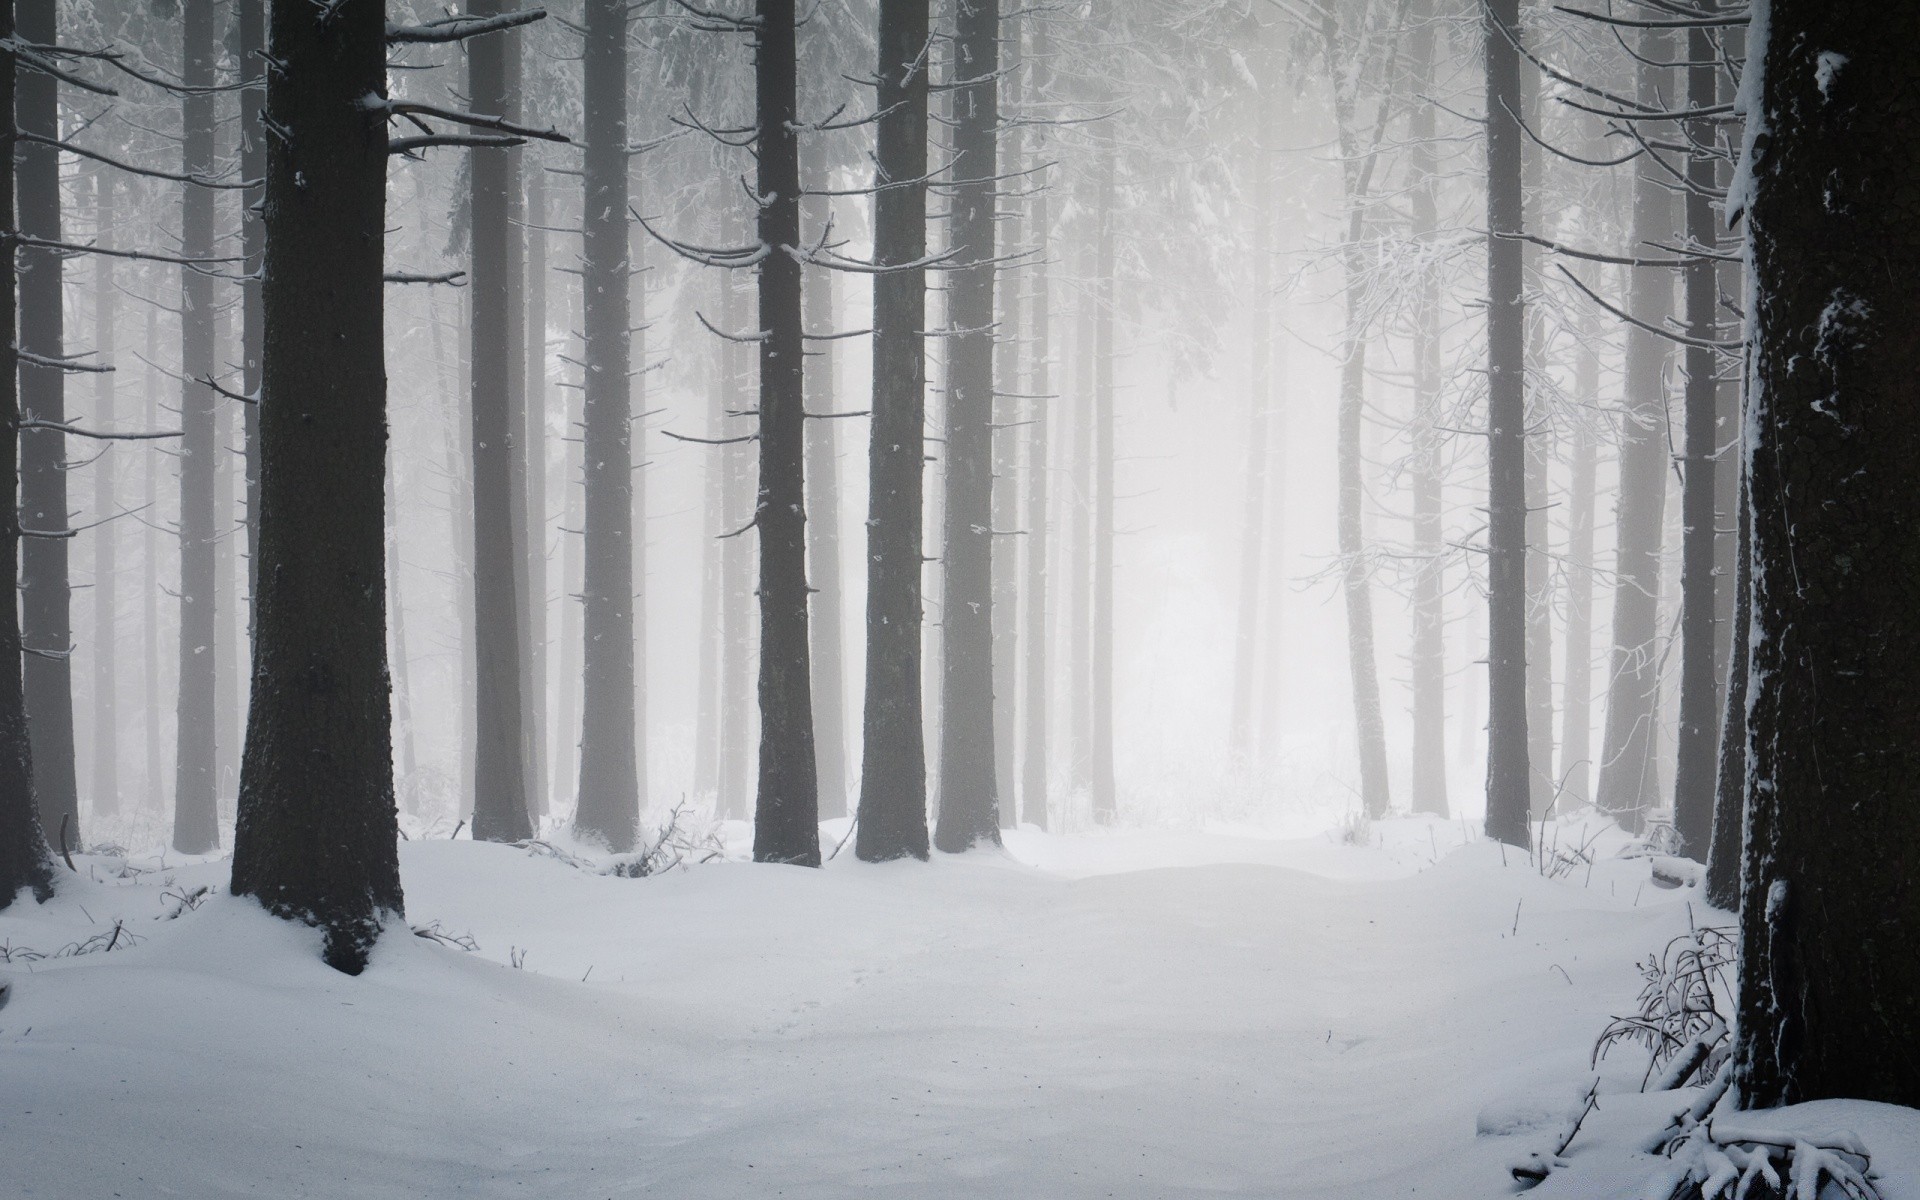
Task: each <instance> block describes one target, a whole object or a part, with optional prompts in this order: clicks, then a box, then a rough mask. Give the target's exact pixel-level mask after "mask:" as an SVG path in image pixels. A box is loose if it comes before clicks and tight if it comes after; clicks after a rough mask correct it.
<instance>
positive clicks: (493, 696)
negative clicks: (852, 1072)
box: [467, 0, 533, 842]
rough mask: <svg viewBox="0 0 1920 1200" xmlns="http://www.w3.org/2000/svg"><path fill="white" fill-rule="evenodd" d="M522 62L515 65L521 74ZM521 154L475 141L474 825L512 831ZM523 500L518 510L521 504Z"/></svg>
mask: <svg viewBox="0 0 1920 1200" xmlns="http://www.w3.org/2000/svg"><path fill="white" fill-rule="evenodd" d="M501 11H502V7H501V4H500V0H480V2H479V3H476V4H474V5H473V7H472V13H473V15H474V16H475V17H479V18H483V19H484V18H486V17H490V16H497V15H499V14H500V13H501ZM512 36H513V35H512V34H511V33H507V32H504V31H500V32H493V33H485V34H481V35H479V36H477V37H474V38H473V39H472V40H471V41H470V43H469V44H468V46H467V89H468V92H469V94H470V96H471V100H472V104H473V107H474V109H475V111H477V112H479V113H482V114H487V115H492V116H498V117H501V118H505V117H506V116H507V111H508V103H509V96H510V92H511V89H512V87H513V84H514V82H515V80H514V79H513V78H512V77H510V72H509V62H508V50H509V47H508V40H509V39H510V38H511V37H512ZM517 74H518V72H512V73H511V75H513V76H517ZM516 165H517V163H516V161H515V159H514V157H513V156H512V154H511V153H510V151H509V148H508V147H507V146H506V145H504V144H502V145H489V146H476V147H475V148H474V150H473V151H472V171H471V177H472V187H473V193H472V201H471V204H472V223H473V224H472V228H473V234H472V237H473V244H472V256H471V257H472V269H471V277H470V283H469V287H470V293H471V295H470V303H471V304H472V321H473V325H472V329H473V346H472V351H471V353H472V355H473V379H472V396H473V401H472V404H473V445H472V455H473V591H474V600H473V607H474V630H473V636H474V639H475V652H476V655H477V658H476V667H477V670H476V676H477V677H476V679H475V681H474V683H475V695H474V703H475V721H476V738H475V744H474V754H475V759H474V772H473V836H474V837H476V838H480V839H483V840H486V841H496V842H512V841H519V840H521V839H523V838H526V837H530V836H532V833H533V825H532V822H531V819H530V812H531V809H530V805H531V796H530V795H529V792H528V788H527V782H528V779H529V777H530V768H529V765H528V762H527V754H528V750H529V749H530V741H531V739H530V737H529V735H528V724H527V723H528V719H529V714H528V712H527V670H528V664H527V661H526V657H527V656H526V650H527V646H526V644H525V637H524V635H525V632H526V629H527V622H526V614H525V612H524V608H525V603H526V596H525V578H524V577H525V569H526V563H525V558H526V554H525V541H524V539H523V538H522V537H520V536H519V535H520V534H521V533H522V532H523V531H524V530H523V527H524V525H525V521H524V514H525V505H524V504H518V503H516V490H515V487H514V473H515V459H516V457H517V456H516V455H515V453H514V447H515V446H516V444H517V442H518V441H519V436H518V431H517V430H516V425H517V424H520V423H519V422H516V421H515V412H514V406H513V397H512V395H511V393H512V391H513V390H515V389H514V383H515V382H517V381H516V380H515V379H514V363H513V361H512V355H511V353H510V351H511V343H512V341H513V327H514V324H515V322H514V319H513V314H512V301H511V296H510V292H511V291H512V290H513V288H514V287H515V281H516V280H517V278H518V275H519V256H518V255H517V254H510V253H509V245H508V243H509V242H512V241H517V240H518V234H517V231H516V230H515V229H514V227H513V224H512V220H511V214H510V212H509V205H508V197H509V195H511V194H512V193H513V192H514V191H515V190H516V185H515V178H516V175H517V172H516V171H515V167H516ZM516 508H518V509H519V510H520V512H519V514H518V515H516V512H515V509H516Z"/></svg>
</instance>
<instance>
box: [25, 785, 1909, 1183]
mask: <svg viewBox="0 0 1920 1200" xmlns="http://www.w3.org/2000/svg"><path fill="white" fill-rule="evenodd" d="M828 831H829V833H830V834H832V835H834V836H835V837H837V835H838V834H839V833H840V832H843V830H842V829H841V825H840V824H839V823H830V825H829V827H828ZM733 832H734V834H735V835H736V839H737V835H738V833H739V831H738V830H735V831H733ZM1586 836H1587V835H1585V834H1582V833H1579V832H1577V831H1573V830H1569V831H1566V832H1565V833H1563V834H1562V838H1563V842H1564V843H1565V844H1571V843H1574V842H1579V841H1582V840H1584V839H1585V837H1586ZM1354 841H1364V842H1366V843H1367V844H1365V845H1356V844H1353V843H1354ZM832 844H833V842H832V840H831V838H830V840H829V841H828V845H829V847H831V845H832ZM1615 848H1616V844H1615V843H1614V842H1613V841H1611V840H1610V839H1608V838H1605V837H1601V838H1599V839H1597V840H1596V841H1595V842H1594V844H1593V849H1594V851H1595V852H1596V858H1597V861H1596V862H1595V863H1594V864H1593V865H1592V866H1590V867H1589V866H1586V865H1582V866H1580V867H1578V869H1576V870H1571V871H1563V872H1560V873H1558V875H1557V877H1554V878H1548V877H1546V876H1545V875H1543V873H1542V872H1541V871H1540V870H1538V869H1537V868H1536V867H1535V866H1534V865H1533V864H1532V863H1530V862H1528V861H1527V860H1526V858H1525V857H1524V856H1520V855H1516V854H1514V853H1513V852H1511V851H1508V852H1505V853H1504V854H1503V852H1502V851H1501V850H1500V849H1499V848H1498V847H1496V846H1492V845H1489V844H1487V843H1485V842H1481V841H1479V840H1478V839H1477V838H1475V837H1474V836H1473V835H1472V833H1471V831H1470V830H1468V829H1466V828H1465V827H1463V826H1462V825H1461V824H1460V823H1458V822H1454V823H1448V822H1443V821H1436V820H1424V819H1408V820H1397V821H1392V822H1387V823H1382V824H1378V825H1375V826H1373V827H1372V828H1371V829H1362V830H1359V831H1357V832H1355V833H1354V834H1353V836H1352V837H1351V838H1349V837H1347V836H1343V835H1342V834H1339V833H1327V834H1322V835H1318V836H1314V837H1309V838H1294V839H1278V838H1273V837H1264V836H1261V835H1259V834H1258V833H1257V832H1255V831H1241V832H1238V833H1234V832H1223V831H1215V832H1207V833H1198V832H1188V833H1175V832H1166V831H1158V832H1116V833H1110V834H1102V835H1089V836H1081V837H1073V838H1061V837H1053V836H1048V835H1044V834H1040V833H1037V832H1033V831H1022V832H1020V833H1018V834H1014V835H1010V836H1009V838H1008V845H1007V849H1006V851H1005V852H1004V853H997V852H979V853H974V854H969V855H965V856H961V857H957V858H953V857H944V856H936V858H935V861H933V862H932V863H928V864H922V863H915V862H902V863H893V864H888V865H885V866H878V867H875V866H868V865H865V864H861V863H858V862H855V861H853V860H852V856H851V853H850V852H849V853H846V854H843V855H841V856H840V857H839V858H838V859H837V860H835V861H834V862H832V863H830V864H829V865H828V866H827V867H826V868H825V869H824V870H819V871H812V870H806V869H801V868H790V867H762V866H754V865H751V864H748V863H742V862H737V861H725V862H714V863H709V864H706V865H702V866H698V867H693V868H689V869H683V870H678V871H674V872H671V873H668V874H665V875H660V876H656V877H653V878H648V879H619V878H612V877H608V876H602V875H597V874H592V873H589V872H587V871H583V870H581V869H578V868H577V867H575V866H572V865H569V864H567V863H566V862H562V861H557V860H556V859H554V858H551V857H546V856H542V855H538V854H533V853H529V852H528V851H527V850H524V849H518V848H514V847H506V846H496V845H485V844H476V843H473V842H469V841H444V840H441V841H420V840H416V841H412V842H408V843H406V844H405V845H404V846H403V847H402V853H401V863H402V867H403V871H404V878H405V886H406V893H407V908H408V917H409V919H410V921H411V922H412V923H413V924H414V925H426V924H428V923H429V922H437V924H438V927H439V928H440V929H442V930H444V931H446V932H447V933H449V934H454V935H461V934H470V935H471V936H472V938H473V939H474V940H475V941H476V942H477V944H478V950H477V952H464V951H462V950H459V949H455V948H450V947H448V946H445V945H441V944H436V943H434V942H430V941H427V940H424V939H421V938H415V937H409V936H406V933H405V931H404V930H402V931H399V932H398V933H397V934H396V935H393V936H389V937H387V938H386V939H385V940H384V941H383V942H382V944H381V945H380V947H379V948H378V950H377V952H376V954H375V957H374V961H373V964H372V967H371V968H370V969H369V970H368V971H367V973H366V974H365V975H363V976H361V977H359V978H347V977H344V976H341V975H338V974H336V973H334V972H333V971H331V970H329V969H328V968H326V967H324V966H322V965H321V963H320V961H319V958H318V955H317V939H316V937H315V935H313V934H312V933H311V931H308V930H304V929H301V928H297V927H294V926H291V925H288V924H286V923H284V922H280V921H277V920H274V919H271V918H269V917H267V916H265V915H264V914H263V913H262V912H261V911H260V910H258V909H257V908H256V907H254V906H253V905H251V904H250V903H247V902H243V901H237V900H234V899H233V898H231V897H228V896H226V895H224V894H221V893H222V892H223V891H224V886H225V881H226V871H227V864H226V863H225V862H224V861H220V860H216V861H211V862H194V863H184V864H182V863H174V862H169V863H166V864H165V865H162V864H161V862H160V860H157V859H153V860H136V861H135V863H134V864H133V865H134V866H135V867H145V868H152V869H149V870H146V871H145V872H144V873H141V874H138V875H137V876H135V877H132V878H122V877H120V876H119V873H120V871H121V869H122V867H123V866H124V865H125V864H124V862H123V860H119V859H113V858H106V857H86V858H81V859H79V860H77V861H78V865H79V867H80V873H81V877H80V878H78V879H75V878H73V877H71V876H68V877H66V879H65V880H64V882H63V884H62V887H61V890H60V894H59V896H58V897H57V898H56V899H55V900H54V901H53V902H52V903H50V904H48V905H46V906H44V907H42V906H36V905H34V904H32V903H31V902H25V901H23V902H21V903H17V904H15V905H14V906H13V907H12V908H10V909H8V910H7V911H6V912H4V913H0V956H7V957H12V958H13V959H14V961H13V962H12V963H11V964H0V982H5V983H8V984H10V985H11V995H10V999H9V1001H8V1002H7V1003H6V1005H5V1007H4V1008H3V1009H0V1196H4V1197H14V1196H19V1197H36V1198H38V1197H60V1198H69V1197H71V1198H80V1197H86V1198H92V1197H109V1196H125V1197H164V1196H184V1197H196V1198H205V1197H215V1196H267V1197H275V1198H285V1197H305V1196H314V1197H341V1198H347V1197H352V1198H355V1200H362V1198H372V1197H428V1196H469V1195H471V1196H554V1197H582V1198H592V1197H623V1196H636V1195H658V1196H667V1197H675V1198H676V1200H692V1198H696V1197H726V1198H735V1197H747V1196H793V1197H840V1196H852V1195H855V1194H861V1195H868V1194H877V1195H894V1196H901V1197H914V1198H916V1200H932V1198H936V1197H1020V1198H1046V1200H1051V1198H1056V1197H1059V1198H1065V1197H1082V1196H1085V1197H1096V1196H1117V1197H1139V1198H1148V1197H1173V1196H1249V1197H1252V1196H1258V1197H1294V1196H1298V1197H1316V1198H1321V1197H1331V1196H1336V1195H1367V1196H1403V1195H1415V1194H1418V1195H1421V1196H1440V1197H1470V1196H1499V1195H1504V1194H1508V1193H1509V1192H1510V1191H1511V1190H1512V1184H1511V1183H1510V1181H1509V1180H1508V1177H1507V1173H1506V1166H1507V1164H1508V1163H1509V1161H1511V1160H1513V1159H1515V1158H1518V1157H1520V1156H1521V1155H1522V1154H1524V1152H1525V1151H1527V1150H1530V1149H1536V1148H1541V1143H1542V1142H1548V1141H1551V1140H1552V1134H1553V1131H1554V1130H1555V1128H1556V1127H1557V1126H1558V1125H1559V1124H1560V1123H1561V1122H1562V1121H1564V1120H1565V1118H1566V1117H1567V1116H1568V1115H1569V1114H1571V1113H1572V1112H1574V1111H1577V1109H1578V1107H1579V1102H1580V1100H1581V1097H1582V1095H1583V1094H1584V1092H1585V1090H1586V1088H1587V1086H1588V1084H1589V1082H1590V1081H1591V1079H1592V1074H1591V1072H1590V1069H1589V1065H1588V1061H1587V1056H1588V1052H1589V1049H1590V1047H1591V1046H1592V1043H1593V1040H1594V1037H1595V1035H1596V1034H1597V1033H1598V1031H1599V1030H1600V1028H1601V1026H1602V1025H1603V1024H1604V1023H1605V1021H1606V1019H1607V1018H1608V1016H1609V1015H1611V1014H1613V1013H1617V1012H1624V1011H1627V1010H1628V1009H1630V1008H1631V1006H1632V1002H1633V999H1634V997H1635V995H1636V993H1637V992H1638V990H1639V986H1640V982H1641V981H1640V977H1639V975H1638V972H1637V970H1636V966H1635V964H1636V961H1637V960H1640V959H1643V958H1645V957H1646V956H1647V955H1648V954H1649V953H1650V952H1652V951H1655V950H1657V949H1658V948H1660V947H1661V946H1663V945H1665V943H1666V942H1667V941H1668V939H1669V938H1671V937H1673V936H1675V935H1676V934H1678V933H1680V932H1682V931H1684V930H1685V929H1686V928H1687V925H1688V921H1689V919H1690V913H1689V901H1690V900H1692V901H1693V903H1694V904H1695V905H1696V906H1697V903H1698V902H1697V900H1694V899H1693V897H1694V893H1693V892H1692V891H1691V890H1690V889H1683V890H1681V891H1664V890H1660V889H1657V888H1655V887H1653V886H1651V885H1650V884H1648V882H1647V876H1648V871H1647V863H1646V861H1645V860H1643V859H1641V860H1623V859H1617V858H1613V857H1611V856H1610V855H1611V852H1612V850H1614V849H1615ZM201 886H211V887H213V888H215V889H217V890H216V893H215V894H213V895H212V896H211V897H210V898H208V899H206V900H205V901H204V902H202V903H199V904H198V906H197V907H194V908H191V909H187V910H185V911H182V912H181V915H180V916H178V917H177V918H176V919H170V920H169V919H165V915H166V914H167V913H169V912H171V911H174V910H177V909H182V908H183V905H182V903H181V899H180V898H181V897H182V896H183V895H186V894H188V893H190V892H191V891H192V889H195V888H198V887H201ZM1691 917H1692V918H1693V919H1700V920H1710V919H1713V917H1714V915H1713V914H1709V913H1705V912H1702V911H1700V910H1698V909H1697V907H1696V909H1695V911H1694V912H1693V913H1692V914H1691ZM1720 919H1722V920H1724V919H1725V918H1724V915H1721V916H1720ZM116 921H120V922H123V923H124V924H123V932H121V933H120V934H119V935H118V937H119V938H120V939H121V944H120V945H118V946H116V948H115V949H114V950H113V951H112V952H110V953H87V954H81V955H71V954H70V956H68V957H59V958H56V957H53V955H54V954H55V952H57V951H60V950H61V949H62V948H63V947H66V946H75V945H79V944H81V943H84V942H85V941H86V940H87V939H89V938H95V937H97V936H98V935H101V934H103V933H104V934H105V935H106V936H107V937H108V938H113V937H115V936H116V935H115V933H114V923H115V922H116ZM27 950H31V951H37V952H39V953H42V954H45V955H48V957H46V958H42V959H39V960H37V961H35V960H30V957H29V956H28V955H26V954H24V953H23V951H27ZM516 968H517V969H516ZM1645 1065H1646V1063H1645V1058H1644V1056H1642V1055H1639V1054H1636V1053H1635V1052H1634V1051H1632V1050H1631V1049H1625V1050H1621V1051H1619V1052H1617V1053H1616V1054H1615V1056H1614V1057H1613V1058H1612V1059H1610V1060H1609V1061H1607V1062H1605V1063H1603V1064H1602V1068H1601V1069H1602V1074H1603V1089H1602V1091H1603V1094H1602V1098H1601V1112H1602V1114H1607V1113H1610V1112H1614V1113H1622V1114H1625V1113H1628V1112H1630V1111H1632V1110H1633V1109H1634V1107H1635V1106H1636V1105H1638V1106H1640V1108H1641V1110H1642V1111H1643V1112H1644V1111H1646V1105H1647V1103H1648V1102H1647V1101H1645V1100H1641V1099H1640V1098H1639V1097H1637V1096H1635V1097H1632V1098H1629V1097H1627V1096H1626V1095H1624V1094H1623V1093H1625V1092H1630V1091H1633V1090H1634V1089H1636V1088H1637V1085H1638V1081H1639V1078H1640V1075H1641V1072H1642V1071H1643V1069H1644V1067H1645ZM1615 1096H1617V1097H1618V1101H1619V1102H1618V1103H1615V1102H1614V1100H1613V1099H1612V1098H1613V1097H1615ZM1889 1112H1890V1113H1891V1115H1890V1116H1888V1118H1887V1122H1886V1128H1884V1129H1881V1130H1880V1131H1879V1137H1880V1138H1881V1139H1882V1140H1886V1139H1893V1140H1900V1139H1902V1138H1905V1139H1907V1140H1908V1141H1909V1142H1911V1143H1913V1144H1920V1137H1915V1136H1913V1135H1915V1134H1916V1133H1920V1126H1917V1125H1915V1124H1914V1123H1913V1122H1912V1121H1911V1120H1910V1119H1909V1118H1910V1117H1911V1116H1912V1114H1909V1113H1906V1112H1905V1110H1889ZM1620 1119H1622V1120H1624V1119H1625V1118H1624V1117H1622V1118H1620ZM1594 1120H1595V1121H1596V1123H1600V1122H1601V1121H1602V1118H1601V1116H1600V1115H1599V1114H1596V1117H1595V1118H1594ZM1646 1120H1657V1117H1651V1116H1649V1117H1644V1118H1643V1119H1642V1123H1643V1124H1644V1123H1645V1121H1646ZM1889 1130H1890V1131H1891V1132H1889ZM1859 1132H1861V1134H1862V1136H1863V1137H1871V1134H1870V1132H1869V1131H1867V1130H1861V1131H1859ZM1622 1136H1626V1135H1625V1134H1623V1135H1622ZM1598 1144H1600V1145H1602V1146H1605V1145H1608V1144H1609V1143H1607V1141H1606V1140H1605V1139H1604V1138H1600V1139H1598ZM1546 1148H1547V1149H1551V1147H1546ZM1880 1149H1881V1148H1880V1147H1877V1146H1876V1147H1875V1150H1876V1155H1878V1153H1879V1152H1880ZM1887 1151H1888V1153H1890V1154H1894V1155H1898V1154H1900V1153H1906V1154H1908V1155H1909V1156H1911V1155H1912V1154H1913V1153H1914V1152H1915V1151H1914V1149H1913V1145H1909V1146H1907V1147H1905V1148H1904V1149H1896V1148H1893V1147H1888V1148H1887ZM1570 1157H1572V1158H1573V1159H1574V1160H1575V1161H1576V1162H1577V1161H1578V1159H1579V1149H1578V1147H1577V1146H1576V1149H1575V1152H1574V1153H1573V1154H1572V1155H1571V1156H1570ZM1654 1165H1657V1164H1656V1160H1653V1159H1646V1160H1644V1162H1633V1161H1629V1162H1627V1163H1625V1164H1624V1165H1622V1164H1618V1163H1616V1164H1614V1169H1613V1171H1612V1173H1611V1175H1606V1176H1605V1178H1607V1179H1608V1180H1610V1181H1611V1182H1609V1183H1608V1184H1607V1185H1606V1186H1607V1187H1609V1188H1613V1187H1618V1188H1622V1189H1629V1191H1624V1192H1615V1191H1612V1190H1608V1191H1604V1192H1603V1191H1594V1190H1592V1189H1593V1188H1594V1187H1598V1186H1600V1184H1599V1182H1598V1180H1599V1178H1600V1176H1598V1175H1597V1176H1596V1182H1595V1183H1594V1184H1592V1185H1590V1186H1589V1188H1588V1190H1587V1191H1586V1192H1584V1193H1583V1192H1581V1191H1579V1190H1571V1189H1570V1188H1569V1180H1568V1179H1567V1178H1566V1177H1563V1176H1555V1177H1554V1178H1553V1179H1551V1180H1549V1182H1548V1185H1547V1186H1548V1188H1549V1189H1554V1190H1555V1193H1556V1194H1558V1195H1561V1196H1567V1195H1579V1194H1594V1195H1600V1194H1606V1195H1613V1194H1630V1189H1631V1186H1632V1183H1633V1182H1634V1181H1637V1180H1638V1179H1640V1178H1643V1177H1644V1176H1645V1175H1646V1174H1647V1172H1648V1170H1650V1169H1651V1168H1652V1167H1653V1166H1654ZM1896 1165H1897V1164H1896ZM1602 1174H1604V1173H1602ZM1914 1177H1920V1171H1916V1172H1915V1175H1914ZM1622 1181H1624V1182H1622ZM1895 1182H1896V1186H1895V1187H1894V1188H1890V1189H1887V1190H1886V1195H1887V1200H1903V1198H1904V1200H1913V1198H1914V1197H1915V1195H1916V1194H1917V1193H1916V1192H1914V1191H1911V1190H1909V1191H1904V1192H1903V1191H1901V1190H1899V1189H1898V1186H1897V1185H1898V1183H1899V1181H1898V1180H1896V1181H1895ZM1542 1194H1543V1195H1544V1194H1545V1193H1544V1192H1543V1193H1542Z"/></svg>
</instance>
